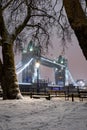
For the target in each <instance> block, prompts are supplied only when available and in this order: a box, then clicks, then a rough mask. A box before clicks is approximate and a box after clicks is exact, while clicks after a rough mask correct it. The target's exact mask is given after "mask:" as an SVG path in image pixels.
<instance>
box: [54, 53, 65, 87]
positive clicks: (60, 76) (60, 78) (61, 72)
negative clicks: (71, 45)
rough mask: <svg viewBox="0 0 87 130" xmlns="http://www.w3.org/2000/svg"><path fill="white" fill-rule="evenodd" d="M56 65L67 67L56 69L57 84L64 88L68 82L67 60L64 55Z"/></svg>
mask: <svg viewBox="0 0 87 130" xmlns="http://www.w3.org/2000/svg"><path fill="white" fill-rule="evenodd" d="M56 63H59V64H61V65H64V66H65V67H63V66H59V67H58V68H55V83H56V85H58V86H59V87H64V86H65V82H66V67H67V59H65V58H64V57H63V56H62V55H60V56H59V57H58V59H57V60H56Z"/></svg>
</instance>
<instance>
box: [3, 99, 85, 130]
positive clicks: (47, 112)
mask: <svg viewBox="0 0 87 130" xmlns="http://www.w3.org/2000/svg"><path fill="white" fill-rule="evenodd" d="M0 130H87V102H79V101H76V102H71V101H64V99H58V98H55V99H51V100H50V101H48V100H46V99H30V98H24V100H20V101H19V100H15V101H13V100H11V101H8V100H7V101H3V100H0Z"/></svg>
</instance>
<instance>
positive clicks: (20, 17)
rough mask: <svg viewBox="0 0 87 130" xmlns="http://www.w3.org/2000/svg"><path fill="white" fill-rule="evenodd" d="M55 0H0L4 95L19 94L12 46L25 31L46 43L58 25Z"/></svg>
mask: <svg viewBox="0 0 87 130" xmlns="http://www.w3.org/2000/svg"><path fill="white" fill-rule="evenodd" d="M56 3H57V1H56V0H55V1H54V0H18V1H16V0H0V37H1V40H0V45H1V46H2V57H3V62H1V63H0V68H1V69H0V70H2V71H1V86H2V89H3V99H15V98H18V99H19V98H22V96H21V94H20V90H19V87H18V83H17V77H16V72H15V63H14V53H13V46H14V43H15V40H17V39H18V38H20V37H21V36H22V37H23V36H24V37H25V38H26V35H24V34H25V33H26V32H27V37H28V36H29V35H28V33H32V37H31V38H32V39H33V40H36V41H35V42H37V44H40V45H41V46H45V47H46V46H47V44H49V39H50V38H49V34H50V33H51V32H52V30H51V29H52V27H53V26H54V25H57V23H58V20H57V16H56V15H57V14H58V11H56V13H55V9H56Z"/></svg>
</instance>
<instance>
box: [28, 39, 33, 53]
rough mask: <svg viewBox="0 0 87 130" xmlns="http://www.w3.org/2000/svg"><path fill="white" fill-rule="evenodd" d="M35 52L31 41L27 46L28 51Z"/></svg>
mask: <svg viewBox="0 0 87 130" xmlns="http://www.w3.org/2000/svg"><path fill="white" fill-rule="evenodd" d="M33 50H34V43H33V42H32V41H30V42H29V44H28V46H27V51H30V52H32V51H33Z"/></svg>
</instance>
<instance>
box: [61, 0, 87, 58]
mask: <svg viewBox="0 0 87 130" xmlns="http://www.w3.org/2000/svg"><path fill="white" fill-rule="evenodd" d="M63 4H64V7H65V10H66V14H67V17H68V20H69V23H70V26H71V28H72V29H73V30H74V33H75V35H76V37H77V39H78V42H79V45H80V47H81V49H82V52H83V54H84V56H85V58H86V60H87V0H63Z"/></svg>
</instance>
